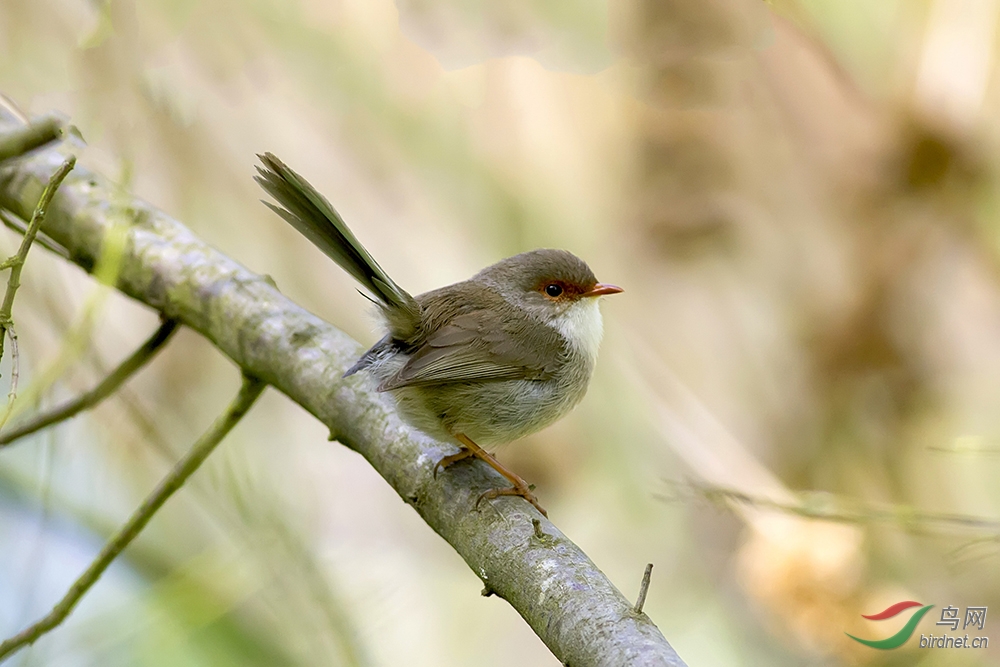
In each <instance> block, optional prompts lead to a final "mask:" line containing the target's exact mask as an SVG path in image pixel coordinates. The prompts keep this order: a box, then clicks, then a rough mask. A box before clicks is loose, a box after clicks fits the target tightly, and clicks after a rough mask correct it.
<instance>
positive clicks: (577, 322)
mask: <svg viewBox="0 0 1000 667" xmlns="http://www.w3.org/2000/svg"><path fill="white" fill-rule="evenodd" d="M597 301H598V299H597V298H596V297H586V298H583V299H580V300H579V301H577V302H576V303H574V304H573V305H571V306H570V307H569V308H567V309H566V310H565V311H563V312H562V313H561V314H560V315H558V316H557V317H555V318H553V319H552V321H551V324H552V326H553V327H554V328H555V330H556V331H558V332H559V333H561V334H562V335H563V337H564V338H566V340H567V341H569V344H570V346H571V347H572V348H573V349H574V350H576V351H577V352H579V353H580V354H582V355H584V356H585V357H587V358H588V359H590V361H591V362H592V363H593V362H595V361H597V349H598V348H599V347H600V346H601V337H602V336H603V335H604V322H603V320H601V310H600V308H599V307H598V303H597Z"/></svg>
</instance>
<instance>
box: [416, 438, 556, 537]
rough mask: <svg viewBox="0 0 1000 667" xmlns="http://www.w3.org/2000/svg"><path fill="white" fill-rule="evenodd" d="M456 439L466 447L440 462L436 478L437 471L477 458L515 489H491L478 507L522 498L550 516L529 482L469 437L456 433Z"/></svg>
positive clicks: (543, 514)
mask: <svg viewBox="0 0 1000 667" xmlns="http://www.w3.org/2000/svg"><path fill="white" fill-rule="evenodd" d="M455 439H456V440H458V441H459V442H460V443H462V444H463V445H464V446H465V447H464V448H463V449H462V451H460V452H459V453H458V454H452V455H451V456H446V457H444V458H443V459H441V460H440V461H438V464H437V465H436V466H434V476H435V477H437V471H438V469H439V468H447V467H448V466H450V465H451V464H453V463H456V462H458V461H461V460H463V459H467V458H470V457H472V456H475V457H476V458H477V459H481V460H483V461H485V462H486V463H487V464H488V465H489V466H490V467H491V468H493V469H494V470H496V471H497V472H498V473H500V474H501V475H503V476H504V479H506V480H507V481H508V482H510V483H511V486H512V487H513V488H510V489H491V490H489V491H487V492H486V493H484V494H482V495H481V496H479V498H478V499H477V500H476V506H477V507H478V506H479V503H481V502H482V501H484V500H492V499H493V498H498V497H500V496H520V497H522V498H524V499H525V500H527V501H528V502H529V503H531V504H532V505H534V507H535V509H536V510H538V511H539V512H541V513H542V516H545V517H547V516H548V513H547V512H546V511H545V508H543V507H542V506H541V505H539V504H538V498H536V497H535V494H534V493H532V492H531V487H529V486H528V483H527V482H525V481H524V480H523V479H521V478H520V477H518V476H517V474H515V473H514V472H512V471H510V470H508V469H507V468H505V467H504V466H503V464H501V463H500V462H499V461H497V460H496V459H495V458H494V457H493V455H492V454H490V453H489V452H487V451H486V450H485V449H483V448H482V447H480V446H479V445H477V444H476V443H474V442H473V441H472V440H471V439H470V438H468V437H467V436H465V435H463V434H461V433H456V434H455Z"/></svg>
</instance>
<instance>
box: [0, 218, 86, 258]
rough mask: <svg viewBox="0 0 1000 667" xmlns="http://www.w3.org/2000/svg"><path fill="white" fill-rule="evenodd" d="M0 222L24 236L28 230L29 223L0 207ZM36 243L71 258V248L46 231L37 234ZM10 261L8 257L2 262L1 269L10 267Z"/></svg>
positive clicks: (61, 255) (63, 256)
mask: <svg viewBox="0 0 1000 667" xmlns="http://www.w3.org/2000/svg"><path fill="white" fill-rule="evenodd" d="M0 222H3V224H4V226H5V227H7V228H8V229H12V230H14V231H15V232H17V233H18V234H20V235H22V236H24V235H25V234H26V233H27V232H28V223H27V222H25V221H24V220H22V219H21V218H19V217H18V216H16V215H14V214H13V213H11V212H10V211H8V210H7V209H3V208H0ZM35 243H37V244H38V245H40V246H42V247H43V248H45V249H46V250H48V251H49V252H53V253H55V254H57V255H59V256H60V257H62V258H63V259H70V256H69V250H66V248H64V247H62V246H61V245H59V244H58V243H56V242H55V241H53V240H52V239H50V238H49V237H48V235H47V234H45V232H39V233H38V235H37V236H35ZM10 261H11V259H10V258H9V257H8V258H7V260H5V261H4V262H3V264H0V269H5V268H10V267H9V266H6V265H7V262H10Z"/></svg>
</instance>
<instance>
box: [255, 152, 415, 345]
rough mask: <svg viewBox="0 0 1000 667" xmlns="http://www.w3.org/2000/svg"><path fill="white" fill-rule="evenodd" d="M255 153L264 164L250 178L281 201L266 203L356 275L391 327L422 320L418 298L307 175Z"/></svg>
mask: <svg viewBox="0 0 1000 667" xmlns="http://www.w3.org/2000/svg"><path fill="white" fill-rule="evenodd" d="M257 157H259V158H260V160H261V162H263V163H264V166H263V167H259V166H258V167H257V172H258V175H257V176H254V180H256V181H257V183H259V184H260V186H261V187H262V188H264V190H265V191H266V192H267V193H268V194H269V195H271V196H272V197H274V198H275V199H276V200H277V201H278V203H279V204H280V205H281V206H275V205H274V204H271V203H268V202H264V204H265V205H266V206H267V207H268V208H270V209H271V210H272V211H274V212H275V213H277V214H278V215H280V216H281V217H282V218H284V219H285V220H286V221H287V222H288V223H289V224H290V225H292V227H295V229H297V230H299V232H300V233H301V234H302V235H303V236H305V237H306V238H307V239H309V240H310V241H312V242H313V244H314V245H315V246H316V247H317V248H319V249H320V250H322V251H323V252H324V253H325V254H326V255H327V256H328V257H329V258H330V259H332V260H333V261H335V262H336V263H337V264H339V265H340V266H341V267H342V268H343V269H344V270H345V271H347V272H348V273H349V274H351V275H352V276H354V279H355V280H357V281H358V282H359V283H361V284H362V285H363V286H364V287H365V288H366V289H367V290H368V291H369V292H371V293H372V295H373V296H375V297H376V298H377V299H378V302H379V306H380V307H381V309H382V311H383V312H384V313H385V315H386V317H387V318H388V319H389V321H390V327H391V328H393V329H398V330H400V331H399V333H401V334H403V337H406V334H407V333H409V332H408V331H406V330H407V329H412V328H413V327H415V326H416V325H417V323H419V321H420V307H419V306H418V305H417V302H416V300H415V299H414V298H413V297H412V296H410V294H409V293H407V292H406V290H404V289H403V288H401V287H400V286H399V285H397V284H396V283H395V282H394V281H393V280H392V278H390V277H389V276H388V275H387V274H386V272H385V271H383V270H382V267H380V266H379V265H378V262H376V261H375V260H374V259H373V258H372V256H371V255H369V254H368V251H367V250H365V247H364V246H363V245H361V242H360V241H358V239H357V238H355V236H354V234H353V233H352V232H351V230H350V229H349V228H348V227H347V224H346V223H345V222H344V219H343V218H341V217H340V214H339V213H337V211H336V209H334V208H333V206H332V205H331V204H330V202H329V201H327V199H326V197H324V196H323V195H321V194H320V193H319V192H318V191H317V190H316V188H314V187H313V186H311V185H310V184H309V182H308V181H306V179H304V178H302V177H301V176H299V175H298V174H297V173H295V172H294V171H292V170H291V169H290V168H289V167H288V166H287V165H285V163H284V162H282V161H281V160H279V159H278V158H277V157H275V156H274V154H272V153H264V154H263V155H258V156H257Z"/></svg>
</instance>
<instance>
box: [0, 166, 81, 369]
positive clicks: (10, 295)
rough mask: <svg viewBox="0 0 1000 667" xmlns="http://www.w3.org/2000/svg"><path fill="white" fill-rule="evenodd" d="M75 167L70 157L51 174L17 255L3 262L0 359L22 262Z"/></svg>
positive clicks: (18, 285)
mask: <svg viewBox="0 0 1000 667" xmlns="http://www.w3.org/2000/svg"><path fill="white" fill-rule="evenodd" d="M75 166H76V156H75V155H70V156H69V157H68V158H67V159H66V161H65V162H63V163H62V166H60V167H59V169H57V170H56V173H54V174H52V177H51V178H49V182H48V185H46V186H45V189H44V190H42V196H41V197H40V198H39V199H38V204H37V205H36V206H35V212H34V213H33V214H32V215H31V222H30V223H29V224H28V231H26V232H25V233H24V238H23V239H21V247H20V248H18V250H17V254H16V255H14V257H13V258H11V259H12V260H13V261H8V262H5V264H9V265H10V276H9V277H8V278H7V292H6V293H5V294H4V297H3V304H0V359H2V358H3V341H4V334H5V333H6V331H7V327H8V326H10V324H11V321H12V320H11V310H12V309H13V307H14V295H15V294H16V293H17V288H18V287H20V286H21V269H22V268H24V260H25V259H26V258H27V257H28V250H30V249H31V244H32V243H33V242H34V240H35V235H37V234H38V229H39V228H40V227H41V226H42V222H43V221H44V220H45V214H46V213H47V212H48V209H49V202H51V201H52V197H53V196H54V195H55V193H56V190H58V189H59V184H60V183H62V182H63V179H64V178H66V175H67V174H69V172H71V171H73V167H75Z"/></svg>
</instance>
